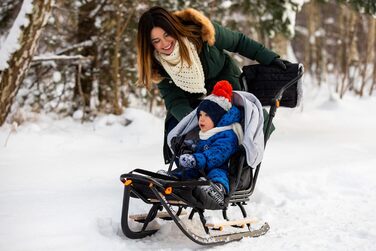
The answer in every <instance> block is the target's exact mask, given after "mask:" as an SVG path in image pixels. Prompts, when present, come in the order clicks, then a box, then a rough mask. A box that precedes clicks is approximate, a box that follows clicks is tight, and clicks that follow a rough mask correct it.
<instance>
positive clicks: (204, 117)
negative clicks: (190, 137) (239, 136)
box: [198, 111, 214, 132]
mask: <svg viewBox="0 0 376 251" xmlns="http://www.w3.org/2000/svg"><path fill="white" fill-rule="evenodd" d="M198 126H199V127H200V130H201V131H202V132H206V131H208V130H210V129H212V128H214V122H213V120H212V119H211V118H210V117H209V115H208V114H207V113H206V112H204V111H200V114H199V116H198Z"/></svg>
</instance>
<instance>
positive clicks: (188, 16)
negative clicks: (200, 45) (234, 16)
mask: <svg viewBox="0 0 376 251" xmlns="http://www.w3.org/2000/svg"><path fill="white" fill-rule="evenodd" d="M173 14H174V15H175V16H177V17H178V18H179V19H181V20H182V21H190V22H193V23H195V24H197V25H199V26H201V37H202V40H203V41H205V42H207V43H208V44H209V45H210V46H213V45H214V43H215V29H214V26H213V24H212V22H211V21H210V20H209V18H207V17H206V16H205V15H204V14H203V13H201V12H199V11H198V10H195V9H193V8H188V9H184V10H180V11H175V12H174V13H173Z"/></svg>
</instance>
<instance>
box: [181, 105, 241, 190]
mask: <svg viewBox="0 0 376 251" xmlns="http://www.w3.org/2000/svg"><path fill="white" fill-rule="evenodd" d="M240 120H241V113H240V111H239V109H238V108H237V107H235V106H232V107H231V109H230V110H229V111H228V112H227V113H226V114H225V115H223V117H222V118H221V120H220V121H219V122H218V124H217V126H216V127H222V126H228V125H231V124H233V123H236V122H240ZM238 147H239V144H238V136H237V135H236V134H235V132H234V131H233V130H232V129H228V130H225V131H221V132H218V133H216V134H214V135H213V136H211V137H210V138H208V139H206V140H201V139H200V140H199V141H198V142H197V146H196V147H195V149H194V153H193V156H194V157H195V159H196V168H191V169H186V170H185V171H184V172H183V173H180V172H179V173H174V175H176V176H180V177H181V178H182V179H198V178H199V177H200V176H202V175H201V174H200V171H199V169H201V170H204V171H205V174H206V176H207V178H208V179H210V180H211V181H212V182H215V183H216V182H219V183H221V184H222V185H223V186H224V187H225V189H226V192H227V193H228V192H229V190H230V185H229V179H228V165H227V164H228V160H229V158H230V157H231V155H232V154H234V153H235V152H236V151H237V150H238Z"/></svg>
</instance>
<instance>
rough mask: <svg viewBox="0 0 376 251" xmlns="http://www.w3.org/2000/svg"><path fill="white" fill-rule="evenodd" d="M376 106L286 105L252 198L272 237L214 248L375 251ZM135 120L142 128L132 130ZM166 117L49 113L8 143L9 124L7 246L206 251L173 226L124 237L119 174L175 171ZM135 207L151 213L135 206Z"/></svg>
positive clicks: (1, 214) (1, 217)
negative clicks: (124, 122)
mask: <svg viewBox="0 0 376 251" xmlns="http://www.w3.org/2000/svg"><path fill="white" fill-rule="evenodd" d="M369 107H376V99H375V98H372V99H364V100H355V98H349V99H348V100H345V102H338V101H337V102H328V103H325V104H324V103H322V104H321V105H317V104H311V105H310V106H309V105H305V107H304V110H303V111H299V110H293V111H292V110H287V109H280V110H279V112H278V114H277V118H276V121H275V124H276V127H277V131H276V132H275V133H274V135H273V137H272V140H271V141H270V142H269V145H268V147H267V150H266V153H265V158H264V162H263V166H262V169H261V174H260V179H259V183H258V186H257V188H256V191H255V194H254V197H253V200H252V202H251V203H249V204H248V205H247V209H248V212H249V214H250V215H252V216H255V217H258V218H260V219H263V220H265V221H268V222H269V224H270V225H271V230H270V232H269V233H268V234H267V235H266V236H263V237H261V238H257V239H245V240H242V241H240V242H234V243H230V244H227V245H225V246H222V247H213V248H209V250H233V249H235V248H241V249H242V250H249V249H252V250H253V251H257V250H268V251H273V250H278V251H279V250H375V242H376V230H375V228H374V227H373V224H374V223H375V222H376V216H375V214H374V208H376V185H375V184H376V183H375V180H376V171H375V167H376V144H375V140H376V132H375V129H374V128H376V116H375V112H374V111H373V114H370V111H369ZM124 117H126V118H129V119H132V120H133V123H132V124H130V125H129V126H127V127H123V126H121V125H120V123H119V121H118V120H120V119H122V118H124ZM106 123H107V124H108V123H110V124H111V123H113V125H111V126H106ZM162 123H163V122H162V120H159V119H156V118H154V117H152V116H150V115H148V114H146V113H144V112H139V111H137V110H134V109H129V110H128V112H127V113H126V114H125V115H124V116H123V117H120V118H114V117H111V116H108V117H104V118H102V119H101V120H99V121H96V122H95V123H92V124H84V125H81V124H80V123H77V122H73V121H71V120H70V119H64V120H60V121H53V120H51V119H50V118H48V117H40V118H39V120H38V121H36V122H33V123H32V122H28V123H26V124H24V125H21V126H20V127H19V128H18V129H17V133H13V134H11V136H10V138H9V141H8V143H7V146H6V147H5V146H4V144H5V141H6V138H7V136H8V133H9V130H10V128H9V126H8V125H5V126H3V127H1V128H0V174H1V175H0V250H7V251H12V250H19V251H21V250H22V251H24V250H35V251H37V250H38V251H39V250H54V251H55V250H57V251H58V250H64V251H67V250H79V251H82V250H90V251H93V250H196V249H204V248H202V247H200V246H198V245H196V244H194V243H192V242H191V241H190V240H188V239H187V238H186V237H185V236H184V235H183V234H182V233H180V232H179V230H178V229H177V227H176V226H175V225H174V224H172V223H170V222H167V223H165V222H161V225H162V227H161V230H160V231H159V232H158V233H157V234H156V235H155V236H152V237H148V238H146V239H143V240H138V241H135V240H129V239H127V238H125V237H123V236H122V234H121V232H119V222H120V213H121V202H122V184H121V183H120V182H119V180H118V178H119V175H120V174H122V173H124V172H126V171H129V170H131V169H134V168H150V170H158V169H162V168H165V166H164V165H163V164H162V163H163V162H162V156H161V144H162V142H161V136H160V135H161V134H162V128H163V126H162ZM132 210H133V211H134V212H140V211H145V210H146V209H145V206H144V204H143V203H140V202H139V201H134V207H133V208H132ZM250 212H253V213H250ZM234 214H238V212H237V211H234ZM205 250H207V249H206V248H205Z"/></svg>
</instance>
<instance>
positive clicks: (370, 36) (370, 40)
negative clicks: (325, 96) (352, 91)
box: [359, 17, 376, 97]
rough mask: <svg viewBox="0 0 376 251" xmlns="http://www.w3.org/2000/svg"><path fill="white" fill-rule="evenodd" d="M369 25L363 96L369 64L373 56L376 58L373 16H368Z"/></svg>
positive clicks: (375, 20) (375, 28)
mask: <svg viewBox="0 0 376 251" xmlns="http://www.w3.org/2000/svg"><path fill="white" fill-rule="evenodd" d="M367 23H368V24H369V25H367V27H369V28H368V34H367V49H366V55H365V57H364V61H363V68H362V72H361V75H362V85H361V87H360V90H359V96H361V97H362V96H363V94H364V88H365V86H366V84H367V71H368V64H369V63H371V62H372V58H375V55H374V49H375V48H374V47H375V36H376V34H375V30H376V19H375V18H373V17H367Z"/></svg>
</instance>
